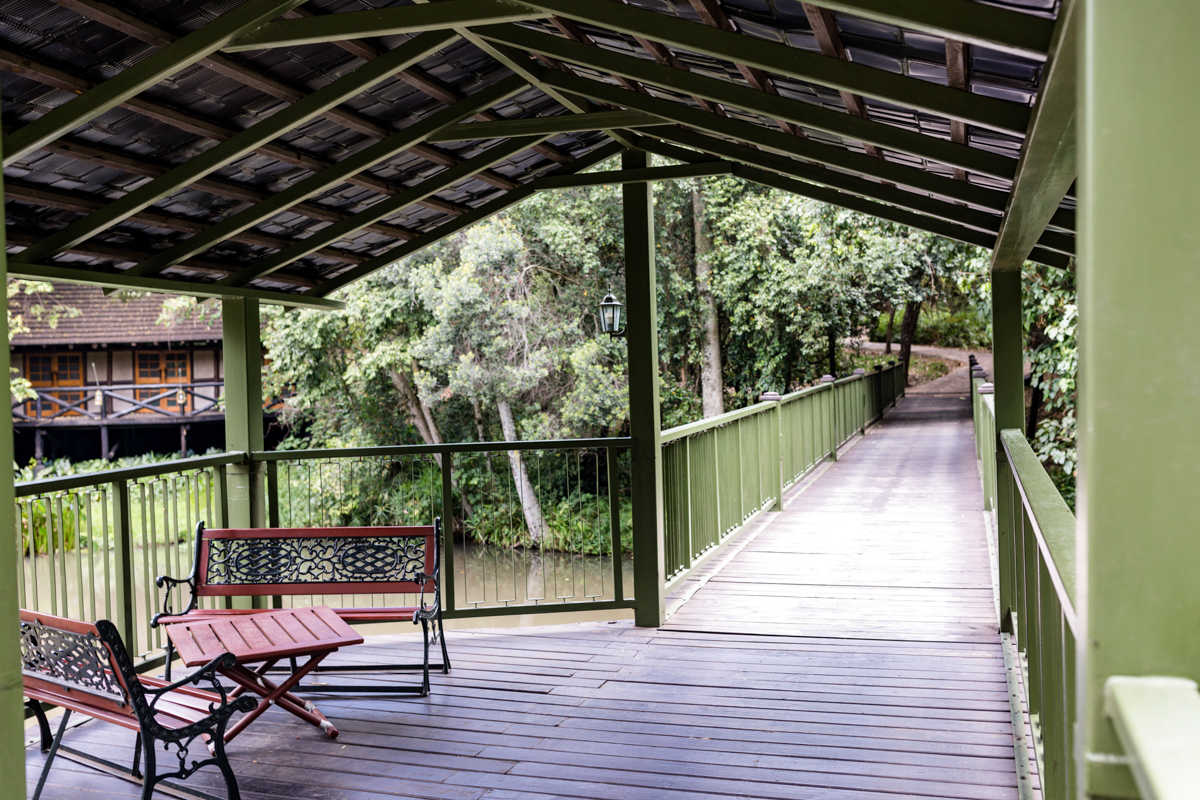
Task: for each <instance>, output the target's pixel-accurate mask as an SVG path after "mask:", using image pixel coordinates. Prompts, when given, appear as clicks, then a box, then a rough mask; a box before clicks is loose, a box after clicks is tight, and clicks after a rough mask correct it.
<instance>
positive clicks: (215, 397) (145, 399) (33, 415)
mask: <svg viewBox="0 0 1200 800" xmlns="http://www.w3.org/2000/svg"><path fill="white" fill-rule="evenodd" d="M224 385H225V384H224V382H223V381H203V382H198V383H138V384H132V383H130V384H119V385H111V386H106V385H99V386H96V385H92V386H55V387H45V388H43V387H37V388H35V389H34V391H35V392H36V395H35V396H34V397H33V398H30V399H26V400H17V401H14V402H13V404H12V414H13V421H14V422H48V421H51V420H61V421H65V420H70V421H77V420H94V421H96V422H97V423H100V424H104V423H107V422H114V421H117V420H126V421H132V420H133V419H135V418H136V419H137V420H139V421H141V420H142V417H150V418H155V417H157V418H161V420H163V421H166V420H187V419H191V418H193V417H197V416H200V415H203V414H213V413H220V411H221V406H220V397H221V394H222V390H223V387H224ZM134 415H137V416H136V417H134ZM146 421H149V420H146Z"/></svg>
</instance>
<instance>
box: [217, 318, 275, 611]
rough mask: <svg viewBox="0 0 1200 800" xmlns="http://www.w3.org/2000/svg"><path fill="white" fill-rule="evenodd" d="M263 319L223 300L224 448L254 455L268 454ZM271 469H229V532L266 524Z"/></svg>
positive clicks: (238, 603) (254, 604)
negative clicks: (266, 450) (266, 444)
mask: <svg viewBox="0 0 1200 800" xmlns="http://www.w3.org/2000/svg"><path fill="white" fill-rule="evenodd" d="M261 329H262V319H261V315H260V314H259V306H258V301H257V300H254V299H251V298H228V299H225V300H222V301H221V334H222V349H221V359H222V365H223V369H222V372H223V373H224V375H225V387H224V389H223V392H222V395H221V398H222V399H223V400H224V401H225V449H226V450H227V451H229V452H235V451H240V452H244V453H249V452H253V451H258V450H263V449H264V445H263V391H262V367H263V349H262V337H261ZM266 467H267V465H266V463H265V462H262V461H252V462H250V463H243V464H230V465H229V466H227V467H226V468H225V475H226V477H225V480H226V492H227V494H226V505H227V508H228V514H229V516H228V519H227V520H226V523H225V525H226V527H229V528H265V527H266V525H267V502H266V501H267V492H266V474H267V469H266ZM269 603H270V598H269V597H254V598H249V597H239V598H235V599H234V601H233V607H234V608H269V607H270V605H269Z"/></svg>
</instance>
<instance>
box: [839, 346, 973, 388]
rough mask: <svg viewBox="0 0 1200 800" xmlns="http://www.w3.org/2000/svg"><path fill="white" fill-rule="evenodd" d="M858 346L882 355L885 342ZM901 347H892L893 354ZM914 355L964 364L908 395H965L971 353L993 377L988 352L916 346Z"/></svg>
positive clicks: (968, 385)
mask: <svg viewBox="0 0 1200 800" xmlns="http://www.w3.org/2000/svg"><path fill="white" fill-rule="evenodd" d="M857 344H858V346H859V347H861V348H862V349H863V350H870V351H872V352H878V353H882V352H883V348H884V344H883V342H857ZM899 350H900V348H899V346H897V345H892V352H893V353H898V352H899ZM912 352H913V355H915V356H928V357H930V358H941V359H945V360H946V361H955V362H958V363H960V364H962V366H961V367H959V368H957V369H955V370H952V371H951V372H950V373H949V374H947V375H943V376H942V377H940V378H937V379H936V380H932V381H930V382H929V383H925V384H922V385H920V386H913V387H911V388H909V389H908V394H961V395H965V394H966V393H967V390H968V389H969V387H970V382H971V381H970V372H969V368H968V367H967V356H969V355H971V353H974V354H975V358H977V359H978V360H979V365H980V366H981V367H983V369H984V372H986V373H987V374H988V376H989V377H991V374H992V354H991V352H990V351H987V350H958V349H955V348H952V347H930V346H928V345H920V344H914V345H913V347H912Z"/></svg>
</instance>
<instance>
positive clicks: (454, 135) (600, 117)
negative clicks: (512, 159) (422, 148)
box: [429, 111, 670, 142]
mask: <svg viewBox="0 0 1200 800" xmlns="http://www.w3.org/2000/svg"><path fill="white" fill-rule="evenodd" d="M668 124H670V123H669V122H667V121H666V120H664V119H662V118H661V117H656V116H654V115H652V114H645V113H642V112H640V111H593V112H590V113H587V114H557V115H555V116H553V117H526V118H524V119H508V120H502V121H500V122H470V123H467V124H465V125H454V126H453V127H447V128H443V129H441V130H439V131H438V132H437V133H435V134H433V135H432V136H430V137H429V141H431V142H473V141H483V140H487V139H507V138H509V137H512V136H533V135H535V134H546V135H551V136H552V135H554V134H559V133H574V132H576V131H598V130H603V129H604V128H648V127H653V126H655V125H668Z"/></svg>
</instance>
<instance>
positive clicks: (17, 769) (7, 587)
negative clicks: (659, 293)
mask: <svg viewBox="0 0 1200 800" xmlns="http://www.w3.org/2000/svg"><path fill="white" fill-rule="evenodd" d="M3 199H4V183H3V177H0V201H3ZM5 244H6V242H5V239H4V231H2V230H0V283H5V284H7V283H8V260H7V259H6V258H5V256H4V253H5ZM0 331H2V332H3V335H4V343H5V344H8V315H7V314H5V315H4V320H3V321H2V322H0ZM9 361H10V359H9V353H8V348H7V347H0V375H3V376H4V381H5V382H8V380H9V376H10V375H11V374H12V373H11V372H9ZM12 463H13V427H12V414H0V464H12ZM15 502H16V497H15V495H14V493H13V478H12V473H9V477H8V478H7V479H5V480H0V531H8V532H9V533H10V534H11V533H13V532H14V531H15V530H16V529H17V522H16V513H15V511H14V503H15ZM18 569H20V565H19V564H18V563H17V549H16V548H15V547H14V546H13V541H12V540H11V539H6V541H5V542H4V546H3V547H0V619H6V620H8V625H11V626H12V627H8V625H6V626H5V628H7V630H8V631H9V636H15V635H16V630H17V609H18V608H20V600H19V599H18V598H17V570H18ZM10 641H13V640H10ZM24 742H25V713H24V711H23V710H22V699H21V650H20V648H18V647H16V646H15V644H10V645H9V646H7V647H0V775H5V776H7V778H6V780H7V781H8V782H9V784H10V785H12V784H15V783H17V776H18V775H20V776H22V779H21V781H20V783H21V785H22V786H24V785H25V781H24V775H25V744H24Z"/></svg>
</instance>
